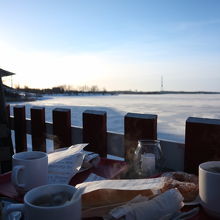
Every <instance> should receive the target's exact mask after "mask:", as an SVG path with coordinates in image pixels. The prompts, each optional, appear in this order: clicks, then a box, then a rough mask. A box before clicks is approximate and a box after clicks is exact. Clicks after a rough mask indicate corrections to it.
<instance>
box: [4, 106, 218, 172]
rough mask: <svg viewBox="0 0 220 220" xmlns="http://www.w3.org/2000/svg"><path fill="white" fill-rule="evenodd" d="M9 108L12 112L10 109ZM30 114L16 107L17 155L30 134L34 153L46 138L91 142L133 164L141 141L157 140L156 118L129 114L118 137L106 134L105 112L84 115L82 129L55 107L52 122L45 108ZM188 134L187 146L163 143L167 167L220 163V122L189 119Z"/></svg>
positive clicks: (57, 143)
mask: <svg viewBox="0 0 220 220" xmlns="http://www.w3.org/2000/svg"><path fill="white" fill-rule="evenodd" d="M7 109H8V112H9V111H10V107H7ZM30 111H31V114H30V115H31V118H30V119H27V118H26V117H25V115H26V114H25V106H14V107H13V112H14V116H10V126H11V130H14V136H15V149H16V152H20V151H26V150H27V134H30V135H31V139H32V147H33V148H32V149H33V150H41V151H46V147H47V146H46V139H50V140H53V148H54V149H57V148H61V147H68V146H70V145H71V144H77V143H82V142H84V143H89V146H88V150H91V151H94V152H97V153H99V154H100V155H101V156H102V157H106V156H107V155H108V154H110V155H114V156H118V157H122V158H125V160H127V161H132V159H133V158H132V155H133V152H134V149H135V147H136V146H137V140H138V139H144V138H147V139H157V115H151V114H135V113H128V114H126V116H125V117H124V134H117V133H113V132H108V131H107V129H106V128H107V126H106V121H107V120H106V118H107V114H106V112H104V111H94V110H86V111H85V112H83V115H82V120H83V127H82V128H80V127H76V126H73V125H72V124H71V110H70V109H64V108H55V109H54V110H53V112H52V114H53V117H52V122H51V123H49V122H46V121H45V109H44V108H43V107H33V108H31V109H30ZM185 132H186V133H185V143H186V145H185V144H184V143H177V142H174V141H166V140H161V147H162V151H163V153H164V157H165V159H166V161H165V165H166V167H167V168H170V169H173V170H187V171H190V172H194V173H196V172H197V168H198V164H199V163H201V162H204V161H208V160H220V120H216V119H202V118H192V117H190V118H188V119H187V120H186V131H185ZM200 152H202V154H201V155H200ZM7 159H8V158H7ZM3 160H4V158H1V160H0V162H1V161H3Z"/></svg>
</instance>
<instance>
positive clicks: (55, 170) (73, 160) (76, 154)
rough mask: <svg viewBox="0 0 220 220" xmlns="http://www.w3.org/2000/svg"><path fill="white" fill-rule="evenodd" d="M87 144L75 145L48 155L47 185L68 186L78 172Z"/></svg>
mask: <svg viewBox="0 0 220 220" xmlns="http://www.w3.org/2000/svg"><path fill="white" fill-rule="evenodd" d="M87 145H88V144H76V145H73V146H71V147H69V148H65V149H60V150H57V151H55V152H53V153H49V154H48V183H49V184H51V183H64V184H68V183H69V181H70V179H71V178H72V177H73V176H74V175H75V174H76V173H77V172H78V171H79V170H80V168H81V166H82V163H83V159H84V157H85V153H83V152H82V150H83V149H84V147H85V146H87Z"/></svg>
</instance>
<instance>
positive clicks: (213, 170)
mask: <svg viewBox="0 0 220 220" xmlns="http://www.w3.org/2000/svg"><path fill="white" fill-rule="evenodd" d="M206 170H207V171H209V172H213V173H219V174H220V167H217V166H215V167H209V168H207V169H206Z"/></svg>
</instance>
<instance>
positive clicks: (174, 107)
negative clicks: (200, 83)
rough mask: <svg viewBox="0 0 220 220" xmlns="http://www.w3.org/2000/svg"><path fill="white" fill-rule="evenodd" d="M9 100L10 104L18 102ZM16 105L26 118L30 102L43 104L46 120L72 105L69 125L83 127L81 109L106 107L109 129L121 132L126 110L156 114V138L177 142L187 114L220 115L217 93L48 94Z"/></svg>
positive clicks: (219, 96)
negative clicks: (53, 112) (58, 109)
mask: <svg viewBox="0 0 220 220" xmlns="http://www.w3.org/2000/svg"><path fill="white" fill-rule="evenodd" d="M46 98H47V99H46ZM10 104H11V106H13V105H16V104H17V103H16V104H15V103H10ZM19 105H26V117H28V118H30V108H31V107H32V106H42V107H45V112H46V121H50V122H51V121H52V110H53V109H54V108H56V107H59V108H68V109H71V120H72V121H71V122H72V125H73V126H80V127H82V113H83V112H84V111H85V110H101V111H106V112H107V129H108V131H113V132H118V133H123V132H124V116H125V115H126V114H127V113H128V112H132V113H141V114H156V115H158V138H159V139H166V140H175V141H179V142H184V138H185V123H186V119H187V118H188V117H201V118H217V119H219V118H220V111H219V109H220V94H193V95H192V94H186V95H184V94H163V95H117V96H49V97H48V96H47V97H45V99H44V100H38V101H34V102H24V103H19ZM11 114H13V108H11Z"/></svg>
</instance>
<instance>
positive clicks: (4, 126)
mask: <svg viewBox="0 0 220 220" xmlns="http://www.w3.org/2000/svg"><path fill="white" fill-rule="evenodd" d="M13 153H14V150H13V144H12V140H11V130H10V128H9V121H8V114H7V111H6V104H5V95H4V90H3V84H2V77H1V75H0V155H1V156H0V173H4V172H7V171H9V170H11V168H12V158H11V157H12V155H13Z"/></svg>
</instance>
